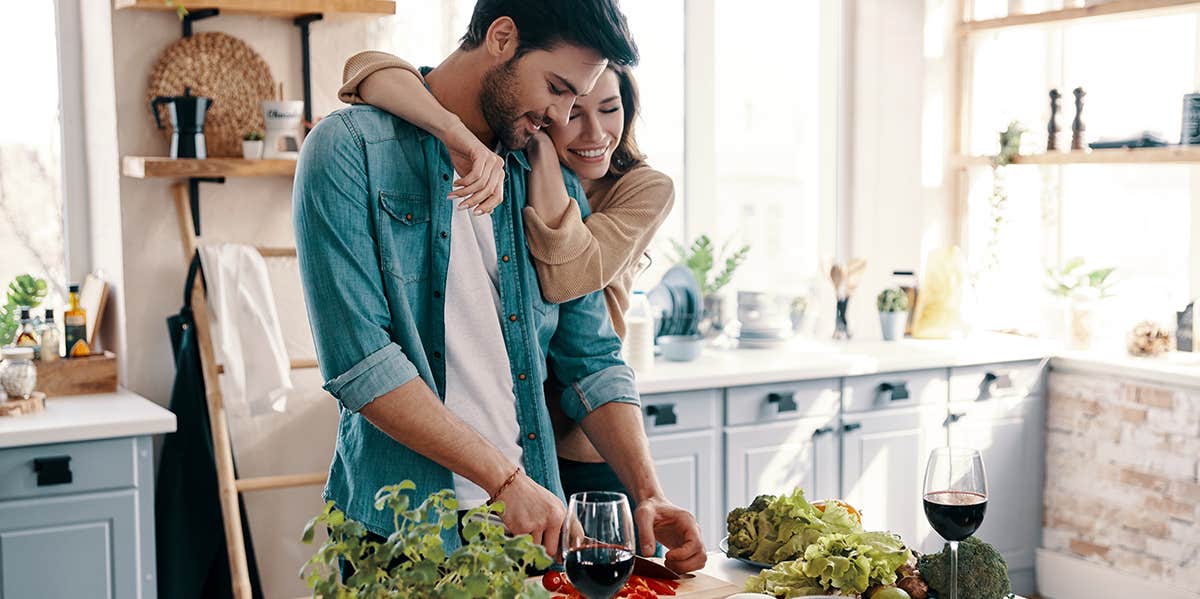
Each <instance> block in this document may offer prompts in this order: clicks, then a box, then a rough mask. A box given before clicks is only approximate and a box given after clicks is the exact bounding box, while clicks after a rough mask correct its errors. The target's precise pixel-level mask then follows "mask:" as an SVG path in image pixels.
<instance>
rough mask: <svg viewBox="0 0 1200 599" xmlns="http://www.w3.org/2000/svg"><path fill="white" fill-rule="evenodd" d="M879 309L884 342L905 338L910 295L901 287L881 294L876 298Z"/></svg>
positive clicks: (886, 290) (885, 290) (892, 288)
mask: <svg viewBox="0 0 1200 599" xmlns="http://www.w3.org/2000/svg"><path fill="white" fill-rule="evenodd" d="M875 306H876V307H877V308H878V309H879V328H880V329H881V330H882V331H883V340H884V341H895V340H896V339H900V338H902V337H904V326H905V324H906V323H907V322H908V294H906V293H904V290H903V289H900V288H899V287H891V288H888V289H884V290H883V291H881V292H879V295H878V296H877V297H876V298H875Z"/></svg>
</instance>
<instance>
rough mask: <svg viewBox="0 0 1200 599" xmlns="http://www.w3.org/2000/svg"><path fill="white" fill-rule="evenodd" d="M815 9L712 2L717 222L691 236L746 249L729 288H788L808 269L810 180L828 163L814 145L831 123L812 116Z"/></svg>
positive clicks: (776, 0) (765, 0)
mask: <svg viewBox="0 0 1200 599" xmlns="http://www.w3.org/2000/svg"><path fill="white" fill-rule="evenodd" d="M821 4H822V3H820V2H816V1H813V0H809V1H804V2H796V1H795V0H744V1H740V2H734V1H731V0H721V1H718V2H716V14H715V23H716V31H715V35H716V40H715V42H716V48H715V56H716V64H715V79H716V85H715V90H716V97H715V111H716V114H715V115H714V117H715V118H714V126H715V140H714V141H715V146H716V161H717V172H716V181H715V183H716V198H715V201H716V206H713V207H712V210H713V211H714V212H715V213H716V215H717V218H716V219H715V220H714V221H713V222H714V223H715V224H716V227H715V229H714V230H712V231H698V233H699V232H703V233H708V234H709V235H711V236H712V237H714V239H715V240H716V241H718V242H723V241H726V240H728V241H732V242H733V243H734V244H736V245H742V244H748V245H750V246H751V252H750V254H749V259H748V261H747V262H746V265H745V267H744V269H743V270H742V272H741V273H740V274H739V275H738V280H737V286H738V287H739V288H743V289H762V290H772V291H792V290H795V289H797V288H798V287H802V286H805V285H807V282H808V281H809V280H810V279H811V278H812V277H813V274H814V273H816V272H817V264H818V259H819V256H818V252H819V247H820V246H819V243H818V239H819V236H820V235H821V230H820V228H819V224H820V218H819V211H820V201H819V198H818V180H817V177H818V174H819V173H820V172H821V170H822V169H825V170H828V171H832V170H833V166H834V165H833V160H834V156H832V155H824V154H822V153H821V152H820V140H819V139H818V123H819V122H820V119H821V118H833V117H832V115H821V113H820V110H819V106H820V97H819V96H820V93H822V88H821V86H820V85H818V70H819V68H820V63H819V61H820V60H821V57H822V52H821V50H822V48H820V45H819V43H820V42H819V40H820V39H821V35H820V33H819V29H818V28H819V25H820V23H821V18H820V14H819V13H820V10H821ZM826 4H834V3H826ZM764 15H770V18H764V17H763V16H764ZM751 40H753V43H751Z"/></svg>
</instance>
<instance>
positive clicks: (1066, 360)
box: [637, 333, 1200, 394]
mask: <svg viewBox="0 0 1200 599" xmlns="http://www.w3.org/2000/svg"><path fill="white" fill-rule="evenodd" d="M1047 358H1048V359H1049V360H1050V365H1051V368H1053V369H1055V370H1063V371H1074V372H1092V373H1097V374H1104V375H1117V376H1124V377H1130V378H1135V379H1144V380H1147V381H1151V382H1155V383H1158V384H1173V385H1182V386H1186V387H1200V353H1191V352H1172V353H1170V354H1167V355H1166V356H1162V357H1158V358H1135V357H1133V356H1129V355H1127V354H1125V353H1123V352H1119V351H1106V350H1093V351H1086V352H1081V351H1065V350H1062V349H1061V348H1060V347H1058V346H1057V345H1055V344H1052V343H1048V342H1045V341H1039V340H1036V339H1029V338H1024V337H1016V336H1012V335H1002V334H998V333H981V334H978V335H975V336H972V337H970V338H968V339H961V340H945V341H943V340H923V339H903V340H900V341H878V340H872V341H842V342H838V341H815V340H797V341H793V342H790V343H788V344H785V345H782V346H780V347H778V348H775V349H738V348H732V349H720V348H712V347H709V348H705V350H704V353H703V354H702V355H701V356H700V358H698V359H696V360H694V361H691V362H670V361H667V360H664V359H662V358H658V359H656V360H655V361H654V367H653V368H652V369H651V370H650V371H648V372H638V373H637V381H638V390H639V391H641V392H642V393H643V394H653V393H671V392H675V391H692V390H696V389H714V388H723V387H738V386H743V385H763V384H770V383H781V382H786V381H800V380H810V379H822V378H840V377H847V376H863V375H872V374H879V373H885V372H899V371H905V370H926V369H933V368H953V367H956V366H973V365H977V364H992V363H999V362H1022V361H1030V360H1041V359H1047Z"/></svg>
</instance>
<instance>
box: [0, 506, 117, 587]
mask: <svg viewBox="0 0 1200 599" xmlns="http://www.w3.org/2000/svg"><path fill="white" fill-rule="evenodd" d="M136 506H137V501H136V495H135V491H134V490H132V489H130V490H127V491H115V492H109V493H94V494H88V495H70V496H59V497H45V498H39V499H24V500H15V501H6V502H4V503H0V597H3V599H23V598H25V597H39V598H44V599H59V598H63V599H65V598H68V597H69V598H71V599H86V598H92V597H94V598H97V599H112V598H116V597H137V596H139V594H138V580H137V577H138V572H139V571H140V568H139V564H138V559H137V540H136V534H137V522H136V510H137V507H136Z"/></svg>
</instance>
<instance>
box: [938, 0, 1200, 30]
mask: <svg viewBox="0 0 1200 599" xmlns="http://www.w3.org/2000/svg"><path fill="white" fill-rule="evenodd" d="M1188 7H1195V8H1200V0H1112V1H1111V2H1106V3H1104V4H1096V5H1094V6H1084V7H1080V8H1064V9H1061V10H1051V11H1046V12H1039V13H1029V14H1014V15H1009V16H1007V17H1000V18H997V19H982V20H979V21H966V22H963V23H960V24H959V25H958V31H959V33H960V34H962V35H969V34H971V33H975V32H978V31H990V30H996V29H1006V28H1009V27H1022V26H1025V25H1046V24H1052V23H1062V22H1070V21H1078V20H1081V19H1093V18H1097V17H1111V16H1115V15H1126V14H1130V13H1145V12H1150V11H1165V10H1172V9H1175V10H1179V9H1184V8H1188Z"/></svg>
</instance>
